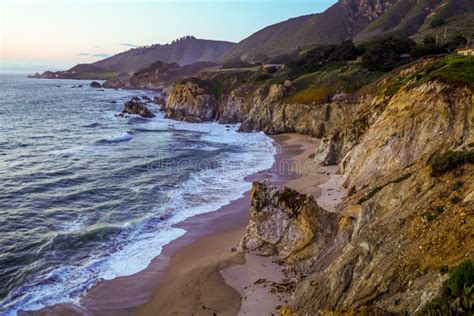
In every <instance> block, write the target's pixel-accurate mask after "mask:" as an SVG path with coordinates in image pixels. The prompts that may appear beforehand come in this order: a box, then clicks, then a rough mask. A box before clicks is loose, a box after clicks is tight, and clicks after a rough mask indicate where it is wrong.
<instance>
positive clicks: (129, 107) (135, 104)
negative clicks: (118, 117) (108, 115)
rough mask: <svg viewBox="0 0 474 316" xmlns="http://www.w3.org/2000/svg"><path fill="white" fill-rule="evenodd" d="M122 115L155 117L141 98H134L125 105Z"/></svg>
mask: <svg viewBox="0 0 474 316" xmlns="http://www.w3.org/2000/svg"><path fill="white" fill-rule="evenodd" d="M122 114H137V115H140V116H142V117H146V118H152V117H155V114H153V112H152V111H150V110H149V109H148V108H147V107H146V106H145V104H144V103H143V102H142V101H141V100H140V98H137V97H135V98H133V99H131V100H130V101H127V102H126V103H125V106H124V108H123V111H122Z"/></svg>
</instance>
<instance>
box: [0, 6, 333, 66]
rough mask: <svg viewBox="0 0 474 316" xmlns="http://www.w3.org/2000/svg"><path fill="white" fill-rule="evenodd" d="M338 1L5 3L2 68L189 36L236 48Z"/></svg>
mask: <svg viewBox="0 0 474 316" xmlns="http://www.w3.org/2000/svg"><path fill="white" fill-rule="evenodd" d="M335 2H336V0H328V1H318V0H312V1H311V0H274V1H271V0H240V1H238V0H212V1H210V0H207V1H198V0H178V1H171V0H167V1H163V0H155V1H151V0H150V1H117V0H115V1H110V0H102V1H87V0H83V1H78V0H76V1H64V0H63V1H40V0H38V1H34V0H0V54H1V55H0V58H1V64H0V70H3V71H9V70H18V69H25V70H27V71H31V70H44V69H45V68H52V69H65V68H68V67H71V66H73V65H75V64H77V63H80V62H92V61H95V60H99V59H102V58H104V57H106V56H108V55H112V54H115V53H118V52H120V51H123V50H127V49H129V48H130V47H132V46H133V45H149V44H154V43H167V42H170V41H172V40H173V39H175V38H178V37H181V36H184V35H194V36H196V37H197V38H206V39H218V40H228V41H234V42H238V41H240V40H242V39H244V38H245V37H247V36H249V35H250V34H252V33H254V32H255V31H258V30H259V29H261V28H263V27H265V26H268V25H270V24H274V23H277V22H280V21H283V20H286V19H288V18H291V17H295V16H300V15H305V14H310V13H317V12H321V11H324V10H325V9H326V8H328V7H329V6H330V5H332V4H333V3H335Z"/></svg>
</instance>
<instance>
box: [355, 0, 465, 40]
mask: <svg viewBox="0 0 474 316" xmlns="http://www.w3.org/2000/svg"><path fill="white" fill-rule="evenodd" d="M473 17H474V2H472V1H469V0H422V1H415V0H402V1H399V2H398V3H397V4H396V5H394V6H393V7H392V8H390V9H389V10H387V12H385V13H384V14H383V15H382V16H380V18H378V19H377V20H375V21H373V22H372V23H370V24H369V25H368V26H367V27H365V28H364V29H363V30H362V31H361V32H360V33H359V34H357V35H356V36H355V38H354V40H355V41H364V40H368V39H371V38H373V37H374V36H388V35H398V36H412V35H413V36H414V37H415V38H417V39H422V38H423V37H424V36H427V35H430V36H438V37H439V40H443V39H444V35H445V34H444V33H445V31H446V37H447V38H452V37H454V36H456V35H458V34H462V35H463V36H464V37H466V38H467V37H468V36H473V35H474V22H473V21H472V18H473Z"/></svg>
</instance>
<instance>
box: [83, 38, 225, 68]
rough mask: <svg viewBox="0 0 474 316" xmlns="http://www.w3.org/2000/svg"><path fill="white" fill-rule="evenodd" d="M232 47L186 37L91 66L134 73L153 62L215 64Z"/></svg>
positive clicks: (139, 49) (138, 49)
mask: <svg viewBox="0 0 474 316" xmlns="http://www.w3.org/2000/svg"><path fill="white" fill-rule="evenodd" d="M233 45H234V44H233V43H231V42H223V41H212V40H203V39H197V38H194V37H185V38H182V39H179V40H177V41H174V42H173V43H171V44H164V45H160V44H155V45H151V46H147V47H139V48H133V49H130V50H128V51H125V52H123V53H119V54H117V55H114V56H111V57H109V58H106V59H103V60H100V61H98V62H95V63H93V64H92V65H93V66H96V67H100V68H103V69H105V70H108V71H124V72H135V71H137V70H139V69H140V68H142V67H144V66H147V65H149V64H151V63H154V62H156V61H162V62H166V63H178V64H179V65H181V66H182V65H189V64H193V63H195V62H208V61H216V60H218V59H219V58H220V56H221V55H222V54H223V53H225V52H227V51H228V50H229V49H230V48H231V47H232V46H233Z"/></svg>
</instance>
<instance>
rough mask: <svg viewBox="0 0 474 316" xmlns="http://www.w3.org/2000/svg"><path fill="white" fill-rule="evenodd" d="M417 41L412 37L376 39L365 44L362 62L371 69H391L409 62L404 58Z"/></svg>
mask: <svg viewBox="0 0 474 316" xmlns="http://www.w3.org/2000/svg"><path fill="white" fill-rule="evenodd" d="M415 45H416V44H415V42H414V41H413V40H412V39H410V38H399V37H392V36H391V37H387V38H382V39H376V40H373V41H370V42H368V43H366V44H364V53H363V54H362V63H363V65H364V66H365V67H366V68H367V69H369V70H372V71H374V70H381V71H390V70H392V69H394V68H396V67H399V66H401V65H403V64H404V63H407V62H409V61H410V60H409V59H406V58H403V57H402V55H403V54H405V53H411V51H412V49H413V47H414V46H415Z"/></svg>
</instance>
